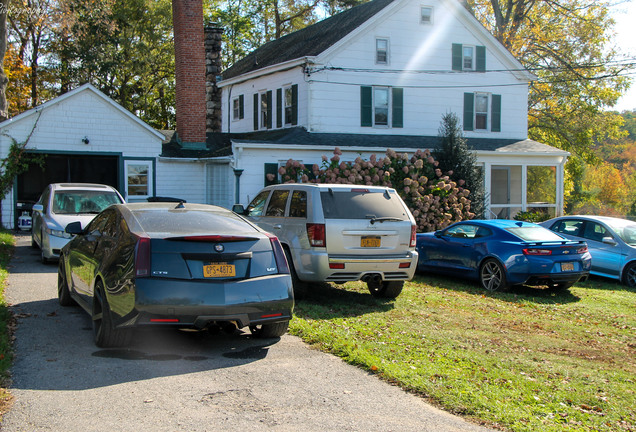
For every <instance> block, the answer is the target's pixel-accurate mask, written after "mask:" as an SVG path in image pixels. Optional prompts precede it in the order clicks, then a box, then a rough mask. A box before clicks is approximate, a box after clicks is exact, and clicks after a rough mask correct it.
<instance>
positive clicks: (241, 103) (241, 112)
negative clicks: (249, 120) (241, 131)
mask: <svg viewBox="0 0 636 432" xmlns="http://www.w3.org/2000/svg"><path fill="white" fill-rule="evenodd" d="M244 118H245V98H244V97H243V95H239V119H244Z"/></svg>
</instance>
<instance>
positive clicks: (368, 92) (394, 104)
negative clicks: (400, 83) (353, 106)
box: [360, 86, 404, 128]
mask: <svg viewBox="0 0 636 432" xmlns="http://www.w3.org/2000/svg"><path fill="white" fill-rule="evenodd" d="M403 104H404V89H402V88H398V87H381V86H378V87H367V86H362V87H360V125H361V126H362V127H393V128H401V127H403V126H404V124H403V123H404V121H403V116H404V115H403Z"/></svg>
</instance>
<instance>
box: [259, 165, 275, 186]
mask: <svg viewBox="0 0 636 432" xmlns="http://www.w3.org/2000/svg"><path fill="white" fill-rule="evenodd" d="M264 171H265V182H264V183H263V184H264V186H269V185H273V184H278V164H276V163H266V164H265V170H264ZM267 174H273V175H274V180H268V179H267Z"/></svg>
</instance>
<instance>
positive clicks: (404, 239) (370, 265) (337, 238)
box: [234, 183, 417, 298]
mask: <svg viewBox="0 0 636 432" xmlns="http://www.w3.org/2000/svg"><path fill="white" fill-rule="evenodd" d="M234 210H235V211H236V212H238V213H241V214H244V215H245V216H247V217H248V218H249V219H250V220H252V221H253V222H254V223H256V224H257V225H258V226H260V227H261V228H263V229H264V230H266V231H269V232H271V233H273V234H274V235H276V236H277V237H278V238H279V239H280V241H281V243H282V245H283V248H284V249H285V253H286V255H287V261H288V262H289V264H290V269H291V271H292V278H293V280H294V286H295V287H296V289H298V287H299V286H301V285H302V284H301V282H302V281H305V282H335V283H343V282H347V281H357V280H362V281H364V282H366V283H367V286H368V288H369V291H370V292H371V294H373V295H374V296H376V297H385V298H395V297H397V296H398V295H399V294H400V292H401V291H402V287H403V285H404V281H407V280H411V279H412V278H413V275H414V273H415V268H416V266H417V252H416V251H415V232H416V225H415V219H414V218H413V215H412V214H411V212H410V211H409V209H408V207H407V206H406V204H404V201H402V199H401V198H400V196H399V195H398V193H397V192H396V191H395V189H391V188H386V187H381V186H360V185H342V184H311V183H303V184H300V183H286V184H280V185H273V186H268V187H266V188H264V189H263V190H262V191H261V192H260V193H259V194H258V195H257V196H256V197H255V198H254V199H253V200H252V202H251V203H250V204H249V206H248V207H247V209H243V206H241V205H238V206H235V208H234Z"/></svg>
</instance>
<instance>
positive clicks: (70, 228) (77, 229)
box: [64, 221, 84, 235]
mask: <svg viewBox="0 0 636 432" xmlns="http://www.w3.org/2000/svg"><path fill="white" fill-rule="evenodd" d="M64 231H66V232H67V233H68V234H72V235H78V234H81V233H82V232H84V230H83V229H82V223H81V222H79V221H78V222H71V223H70V224H68V225H66V228H65V229H64Z"/></svg>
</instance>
